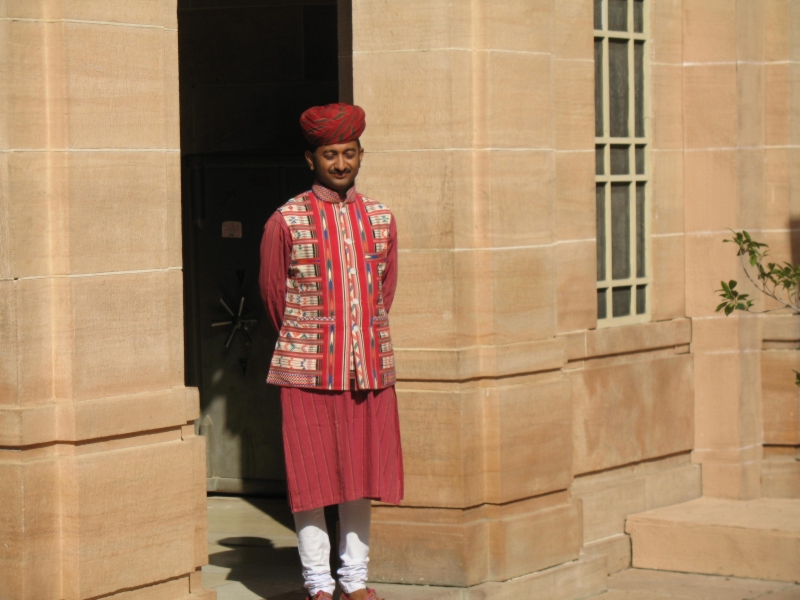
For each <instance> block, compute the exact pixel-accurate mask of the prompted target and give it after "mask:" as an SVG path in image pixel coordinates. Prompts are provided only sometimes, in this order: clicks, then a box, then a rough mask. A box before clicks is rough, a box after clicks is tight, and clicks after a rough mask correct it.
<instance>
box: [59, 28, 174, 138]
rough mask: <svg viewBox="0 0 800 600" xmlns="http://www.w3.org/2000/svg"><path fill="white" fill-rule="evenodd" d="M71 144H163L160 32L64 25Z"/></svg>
mask: <svg viewBox="0 0 800 600" xmlns="http://www.w3.org/2000/svg"><path fill="white" fill-rule="evenodd" d="M64 28H65V44H66V48H67V49H68V52H67V53H66V68H67V93H68V98H69V119H68V121H69V125H68V128H69V145H70V147H73V148H164V147H165V143H166V136H165V126H164V125H165V123H164V116H165V114H166V113H165V102H166V100H165V96H166V93H165V92H166V90H165V78H164V75H165V70H164V45H165V43H164V42H165V39H166V38H165V37H164V33H163V32H162V31H161V30H160V29H151V28H138V27H118V26H113V25H96V24H91V25H89V24H83V23H67V24H65V25H64Z"/></svg>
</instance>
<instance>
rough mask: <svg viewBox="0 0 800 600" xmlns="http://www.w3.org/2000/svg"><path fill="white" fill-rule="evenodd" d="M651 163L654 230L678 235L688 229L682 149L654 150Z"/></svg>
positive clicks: (657, 232) (654, 231) (659, 232)
mask: <svg viewBox="0 0 800 600" xmlns="http://www.w3.org/2000/svg"><path fill="white" fill-rule="evenodd" d="M650 156H651V165H652V179H653V185H652V188H651V190H652V195H651V197H652V199H653V208H652V213H651V214H652V232H653V234H654V235H656V236H658V235H670V234H672V235H676V236H677V235H679V234H682V233H683V232H684V230H685V225H686V224H685V215H686V210H685V206H684V160H685V156H684V154H683V152H681V151H679V150H659V149H654V150H653V151H652V152H651V154H650Z"/></svg>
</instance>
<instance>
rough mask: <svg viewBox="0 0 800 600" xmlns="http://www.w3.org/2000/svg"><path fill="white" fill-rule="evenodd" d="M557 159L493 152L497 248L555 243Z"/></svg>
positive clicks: (548, 153)
mask: <svg viewBox="0 0 800 600" xmlns="http://www.w3.org/2000/svg"><path fill="white" fill-rule="evenodd" d="M555 160H556V155H555V153H554V152H551V151H531V152H524V151H513V152H507V151H506V152H504V151H492V152H491V153H490V158H489V164H490V168H491V204H490V206H491V225H490V227H487V228H488V229H490V235H491V239H492V246H493V247H495V248H501V247H507V246H537V245H538V246H542V245H547V244H550V243H552V242H553V238H554V236H553V230H554V229H555V225H554V208H555V201H556V194H555V192H556V187H555V169H556V165H555ZM512 206H513V207H514V208H513V210H512V209H511V207H512ZM487 225H488V224H487ZM541 271H542V270H541V269H540V270H539V272H541ZM542 275H543V274H542ZM542 275H540V276H542Z"/></svg>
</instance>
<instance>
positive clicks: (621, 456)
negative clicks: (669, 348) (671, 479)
mask: <svg viewBox="0 0 800 600" xmlns="http://www.w3.org/2000/svg"><path fill="white" fill-rule="evenodd" d="M571 378H572V381H573V410H574V412H573V415H574V417H573V418H574V423H573V427H574V429H573V436H574V438H573V439H574V453H575V454H574V456H575V463H574V470H575V473H576V474H577V473H587V472H592V471H597V470H599V469H607V468H609V467H614V466H618V465H623V464H628V463H632V462H636V461H639V460H643V459H647V458H655V457H657V456H664V455H667V454H672V453H675V452H680V451H683V450H688V449H690V448H691V447H692V445H693V423H692V421H693V405H694V392H693V388H692V383H691V382H692V378H693V361H692V357H691V356H689V355H683V356H674V357H671V358H662V359H659V360H652V361H647V362H634V363H629V364H621V365H617V366H610V367H603V368H594V369H592V368H587V369H586V370H584V371H577V372H575V373H573V374H572V375H571Z"/></svg>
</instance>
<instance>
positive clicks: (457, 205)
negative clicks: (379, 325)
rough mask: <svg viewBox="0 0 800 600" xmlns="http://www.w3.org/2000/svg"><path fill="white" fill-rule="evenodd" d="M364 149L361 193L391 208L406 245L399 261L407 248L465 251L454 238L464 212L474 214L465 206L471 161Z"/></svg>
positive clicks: (453, 155) (448, 154)
mask: <svg viewBox="0 0 800 600" xmlns="http://www.w3.org/2000/svg"><path fill="white" fill-rule="evenodd" d="M364 144H365V148H366V154H365V158H364V165H365V167H364V170H365V174H366V175H367V177H365V178H363V179H362V177H361V176H359V180H358V185H359V189H360V190H362V191H363V193H365V194H367V195H368V196H370V197H374V198H376V199H379V200H380V202H382V203H384V204H386V205H387V206H389V207H390V208H391V209H392V212H393V213H394V215H395V217H396V219H397V228H398V236H399V239H401V240H402V245H401V247H400V248H401V258H400V260H403V261H404V259H405V254H406V252H405V251H406V249H414V250H421V249H432V248H439V249H451V248H454V247H462V245H461V244H458V245H456V239H457V234H458V232H459V231H460V230H461V227H459V226H460V225H461V221H462V220H466V219H467V218H468V216H462V213H463V212H466V213H470V212H471V211H470V210H469V209H468V208H467V207H465V206H463V205H469V197H470V194H471V185H470V183H471V182H470V180H469V167H471V164H472V160H471V156H470V155H469V154H468V153H465V152H452V151H429V152H391V151H387V152H371V151H370V150H371V147H370V146H367V145H366V144H367V142H366V141H365V142H364ZM409 175H410V176H409ZM463 209H466V210H463ZM469 225H472V223H465V224H464V226H463V229H467V228H468V229H469V230H468V231H466V232H465V233H466V234H469V236H470V237H472V235H473V233H474V231H473V230H474V226H472V227H468V226H469ZM461 236H462V237H463V236H464V233H462V234H461ZM404 262H405V261H404ZM394 313H395V311H392V314H393V315H394Z"/></svg>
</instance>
